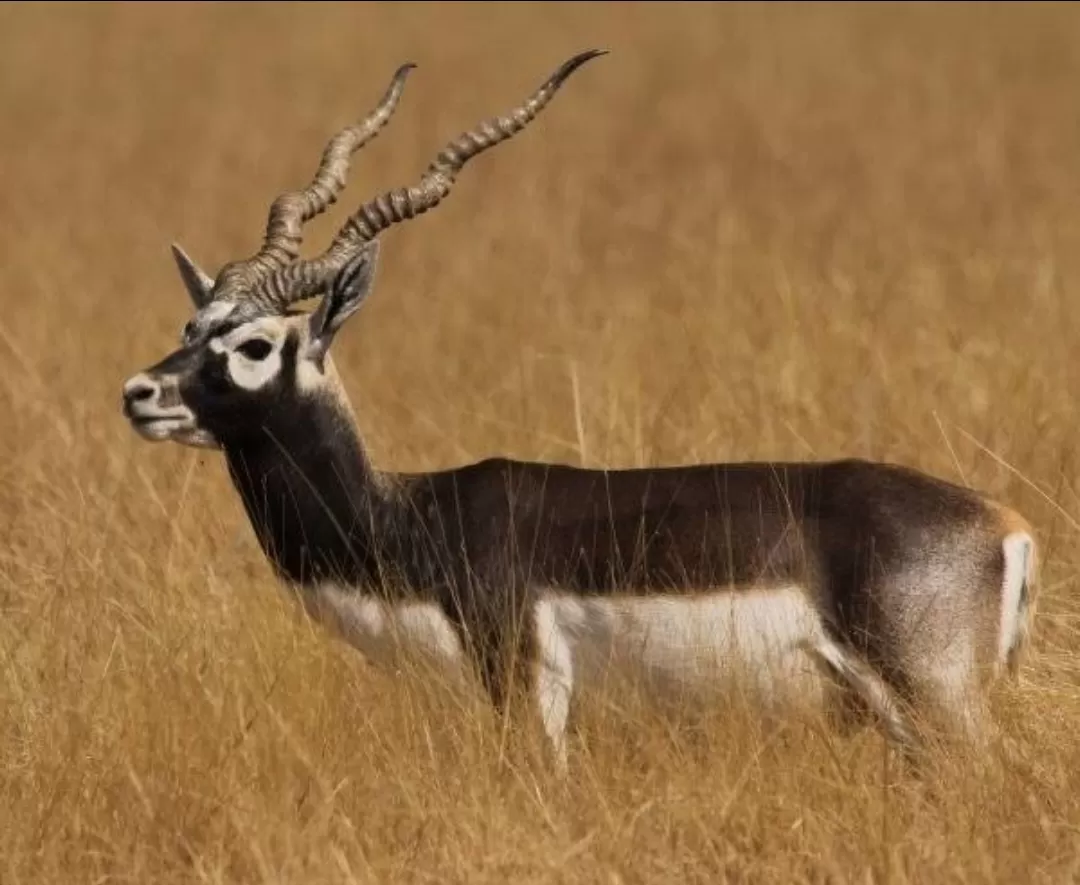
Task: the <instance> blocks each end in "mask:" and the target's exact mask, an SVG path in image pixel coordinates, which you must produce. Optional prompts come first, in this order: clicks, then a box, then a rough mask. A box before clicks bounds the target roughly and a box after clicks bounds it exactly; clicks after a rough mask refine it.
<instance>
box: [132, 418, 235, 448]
mask: <svg viewBox="0 0 1080 885" xmlns="http://www.w3.org/2000/svg"><path fill="white" fill-rule="evenodd" d="M127 418H128V421H130V422H131V426H132V428H133V429H134V430H135V432H136V433H137V434H139V436H141V437H142V438H143V439H145V440H148V441H150V442H166V441H170V442H176V443H181V444H183V445H187V446H194V447H196V448H205V449H216V448H218V442H217V440H216V439H215V438H214V435H213V434H212V433H210V432H209V431H208V430H204V429H203V428H201V427H199V426H198V425H197V424H196V423H195V421H194V420H193V419H192V417H191V416H190V415H188V414H186V413H179V414H176V413H173V414H153V415H146V414H139V413H138V412H129V413H128V416H127Z"/></svg>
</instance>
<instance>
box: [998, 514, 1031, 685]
mask: <svg viewBox="0 0 1080 885" xmlns="http://www.w3.org/2000/svg"><path fill="white" fill-rule="evenodd" d="M1032 546H1033V542H1032V539H1031V536H1030V535H1028V534H1027V533H1026V532H1013V533H1012V534H1010V535H1009V536H1008V537H1006V538H1005V540H1004V541H1003V542H1002V544H1001V547H1002V551H1003V552H1004V554H1005V577H1004V580H1003V581H1002V587H1001V631H1000V633H999V634H998V665H999V666H1004V665H1005V664H1006V663H1007V662H1008V660H1009V655H1010V652H1012V650H1013V649H1014V648H1015V647H1016V646H1017V644H1018V643H1020V641H1021V640H1022V639H1023V635H1024V632H1025V631H1026V629H1027V624H1026V622H1025V613H1024V612H1023V611H1022V610H1021V605H1020V599H1021V596H1022V595H1023V590H1024V584H1025V583H1026V582H1027V581H1028V580H1029V579H1030V574H1029V572H1030V568H1031V558H1032Z"/></svg>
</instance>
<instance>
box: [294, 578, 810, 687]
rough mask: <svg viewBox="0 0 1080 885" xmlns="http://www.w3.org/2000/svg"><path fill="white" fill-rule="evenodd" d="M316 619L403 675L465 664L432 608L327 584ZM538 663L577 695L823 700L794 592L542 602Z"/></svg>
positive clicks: (315, 601) (547, 596) (312, 605)
mask: <svg viewBox="0 0 1080 885" xmlns="http://www.w3.org/2000/svg"><path fill="white" fill-rule="evenodd" d="M308 607H309V610H310V611H311V613H312V614H313V615H314V616H315V617H316V618H317V619H318V620H320V621H322V622H323V623H325V624H326V625H327V626H330V627H332V628H334V629H336V631H337V632H338V633H339V634H340V635H341V636H342V638H343V639H345V641H347V642H348V643H350V644H351V645H352V646H354V647H355V648H357V649H358V650H359V651H360V652H361V653H362V654H363V655H364V656H365V657H366V658H367V659H368V660H369V661H370V662H371V663H373V664H376V665H381V666H391V667H396V666H399V665H400V664H401V662H402V661H403V659H404V658H406V657H407V658H411V659H414V660H415V659H416V658H417V657H420V658H422V659H427V660H430V661H432V662H433V663H435V665H436V666H437V667H439V668H442V669H443V670H444V671H448V672H450V673H452V674H461V673H462V672H463V670H464V669H465V668H464V666H463V665H464V664H465V658H464V651H463V648H462V645H461V641H460V639H459V636H458V633H457V631H456V630H455V629H454V627H453V625H452V624H451V623H450V621H449V619H448V618H446V616H445V615H444V614H443V613H442V611H441V609H440V608H439V607H438V606H437V605H435V604H433V603H424V602H419V601H417V602H396V603H393V604H390V603H388V602H385V601H383V600H380V599H378V598H376V597H374V596H370V595H365V594H361V593H358V592H356V591H355V590H353V589H350V588H342V587H338V586H336V585H332V584H326V585H323V586H321V587H320V588H318V590H317V591H316V592H315V594H314V595H313V598H311V599H309V602H308ZM534 624H535V629H536V639H537V642H536V646H535V650H536V652H537V653H538V656H539V660H538V664H539V665H540V666H541V668H542V667H544V666H548V667H554V668H555V669H558V670H559V671H561V672H562V673H563V678H568V680H569V682H570V683H571V685H572V692H573V693H574V694H577V693H578V692H579V691H588V690H590V689H597V688H600V689H609V688H618V687H620V686H624V685H625V684H626V683H625V680H629V681H630V682H631V683H636V684H637V685H639V686H640V687H642V688H645V689H646V690H649V691H652V692H657V691H658V692H660V693H661V694H662V696H664V697H667V698H671V697H673V696H674V695H675V694H679V695H683V696H685V695H686V694H688V693H690V694H697V693H699V692H715V691H717V690H719V691H723V690H725V687H726V684H725V680H726V679H729V678H731V679H734V680H737V684H738V685H740V686H744V687H749V688H751V689H752V690H753V691H755V692H756V693H757V694H758V695H759V696H760V697H761V699H762V700H764V701H765V702H767V703H768V702H781V701H783V702H788V701H790V700H792V699H796V700H800V701H810V702H812V703H817V702H818V701H819V699H820V695H821V691H822V688H823V685H824V683H823V680H822V674H821V669H820V666H819V665H818V662H817V661H816V660H815V659H814V657H813V656H812V653H810V652H808V650H807V649H808V648H809V647H812V646H814V645H816V644H817V643H818V642H819V641H820V639H821V637H822V630H821V623H820V620H819V618H818V616H817V614H816V613H815V612H814V611H813V609H812V608H811V607H810V605H809V604H808V602H807V599H806V596H805V595H804V594H803V592H802V591H801V590H800V589H799V588H797V587H787V588H776V589H769V590H742V591H736V592H724V593H701V594H696V595H693V596H638V597H635V596H618V597H587V596H586V597H582V596H570V595H566V594H560V593H556V592H544V593H541V594H540V595H539V602H538V603H537V604H536V609H535V621H534Z"/></svg>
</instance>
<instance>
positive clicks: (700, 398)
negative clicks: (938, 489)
mask: <svg viewBox="0 0 1080 885" xmlns="http://www.w3.org/2000/svg"><path fill="white" fill-rule="evenodd" d="M592 45H602V46H607V47H610V48H611V49H612V50H613V54H612V55H611V56H609V57H608V58H606V59H603V60H601V61H599V62H595V63H593V65H590V66H589V67H588V68H587V69H586V70H584V71H583V72H582V73H581V74H579V75H578V76H577V77H575V79H574V80H573V81H572V82H571V84H570V85H569V87H568V88H567V89H566V90H565V91H564V93H563V94H562V95H560V97H559V98H558V99H557V100H556V101H555V103H554V104H553V105H552V106H551V108H550V109H549V110H548V111H547V112H546V114H545V116H544V117H543V118H542V120H541V121H539V122H538V124H537V125H536V126H535V127H534V128H533V129H531V130H530V131H529V132H528V133H527V134H526V135H524V136H522V137H521V138H520V139H519V140H517V141H515V142H513V143H512V144H511V145H507V146H505V147H503V148H500V149H499V150H496V151H493V152H492V153H491V154H489V155H486V156H485V157H484V158H482V159H480V160H478V161H477V162H476V163H475V165H474V166H473V167H470V169H469V170H468V172H467V173H466V174H465V175H464V176H463V178H462V180H461V181H460V183H459V186H458V188H457V189H456V191H455V193H454V195H453V196H452V197H451V198H450V200H449V201H448V202H447V203H446V204H445V205H444V206H443V207H441V208H440V209H439V210H438V211H437V212H435V213H432V214H430V215H428V216H425V217H424V218H422V219H420V220H417V221H415V222H413V223H412V224H410V225H405V226H402V228H401V229H400V230H395V231H394V232H392V233H391V234H390V235H388V236H387V237H386V238H385V243H384V249H383V261H382V266H381V270H380V280H379V284H378V290H377V294H376V296H375V297H374V298H373V299H372V301H371V302H370V304H368V305H367V306H366V307H365V309H364V313H363V315H362V318H358V319H357V320H355V321H354V324H353V325H352V326H351V327H350V328H349V330H348V331H347V333H345V334H344V335H343V336H342V337H341V339H340V340H339V343H338V345H337V350H336V353H337V360H338V364H339V366H340V367H341V368H342V371H343V373H344V374H345V377H346V379H347V382H348V385H349V388H350V392H351V393H352V395H353V397H354V401H355V402H356V404H357V406H358V408H359V410H360V411H359V416H358V417H359V420H360V423H361V426H362V428H363V430H364V432H365V433H366V435H367V438H368V440H369V443H370V448H371V452H372V456H373V458H374V459H375V460H376V461H377V462H378V464H379V465H380V466H383V467H387V468H394V469H415V468H418V467H432V466H436V465H445V464H450V463H455V462H460V461H463V460H468V459H472V458H477V457H480V456H483V455H487V454H491V453H505V454H509V455H516V456H521V457H530V458H549V459H557V460H569V461H575V462H577V461H583V462H585V463H589V464H607V465H613V464H621V465H625V464H646V463H661V462H665V463H673V462H685V461H692V460H697V459H757V458H774V457H798V458H803V457H814V458H824V457H831V456H836V455H841V454H852V455H860V456H867V457H875V458H887V459H893V460H898V461H903V462H906V463H909V464H912V465H915V466H918V467H921V468H924V469H927V470H930V471H933V472H935V473H938V474H941V475H943V476H946V477H949V478H953V479H962V480H964V481H967V482H970V483H972V484H975V485H978V486H981V487H983V488H986V489H988V490H990V491H992V492H994V493H996V494H998V495H1000V496H1001V497H1002V498H1004V499H1005V500H1006V501H1008V502H1009V503H1011V504H1013V505H1014V506H1016V507H1018V508H1019V509H1020V510H1022V511H1023V512H1024V513H1026V514H1027V515H1028V516H1029V518H1030V519H1031V520H1032V522H1033V523H1034V524H1035V525H1036V526H1037V528H1038V531H1039V533H1040V537H1041V539H1042V542H1043V544H1044V546H1045V557H1046V568H1045V581H1046V583H1045V589H1044V595H1043V603H1042V608H1041V611H1040V615H1041V620H1040V626H1039V633H1038V641H1037V646H1036V648H1035V654H1034V655H1033V657H1032V658H1031V660H1030V663H1029V666H1028V667H1027V669H1026V672H1025V679H1026V683H1025V685H1024V686H1023V688H1022V689H1021V690H1020V691H1019V692H1014V693H1013V696H1011V697H1006V698H1003V701H1004V703H1003V704H1002V705H1001V706H1002V710H1003V713H1002V715H1003V717H1004V721H1005V724H1006V727H1007V729H1008V731H1009V733H1010V735H1011V736H1012V737H1013V738H1014V739H1015V740H1016V742H1017V743H1018V745H1019V747H1020V754H1021V757H1022V758H1021V762H1020V763H1019V764H1018V765H1016V766H1014V767H1005V766H1003V765H1001V764H999V763H998V762H997V761H996V760H990V762H991V764H990V766H989V771H980V770H979V768H978V767H977V766H975V765H972V764H971V763H972V762H973V761H974V760H966V759H955V760H952V761H951V763H950V765H949V766H948V769H947V770H946V771H945V772H944V773H943V775H942V777H943V779H944V781H943V784H942V785H941V786H939V787H938V788H937V789H931V788H929V787H927V786H926V785H925V784H920V783H919V782H918V781H916V780H913V779H911V778H906V777H904V776H902V775H901V774H899V773H898V772H897V771H896V770H895V769H890V768H889V767H888V765H889V763H890V759H889V756H888V755H887V754H886V753H884V752H883V748H882V744H881V741H880V739H879V738H878V736H877V735H876V734H875V733H873V732H862V733H859V734H856V735H854V736H850V737H836V736H829V735H828V734H827V733H826V732H822V731H819V730H816V729H815V728H813V727H812V726H811V725H808V724H805V723H804V724H798V723H794V722H793V723H791V724H790V725H789V726H787V727H786V728H781V729H780V730H776V731H770V732H765V731H764V730H763V726H762V725H761V724H760V723H758V722H757V721H756V720H755V719H754V717H753V716H752V715H749V714H747V713H746V712H745V711H743V712H741V713H737V712H733V711H731V710H720V711H718V712H717V713H716V715H715V716H712V717H709V721H706V722H699V723H696V724H695V727H693V728H690V727H689V725H686V726H685V727H680V723H679V722H678V720H673V721H668V720H663V719H660V718H658V717H655V716H653V714H651V713H650V714H649V715H648V716H646V715H645V714H644V713H643V714H641V716H640V718H639V719H638V721H633V720H634V719H635V718H638V717H637V716H636V714H633V713H632V711H623V713H621V714H618V715H616V713H614V712H611V711H607V712H604V713H600V714H598V715H597V716H596V717H595V718H594V719H593V720H592V721H591V724H590V727H589V728H587V729H585V731H584V732H583V743H582V745H581V746H580V747H579V748H577V749H575V752H574V757H573V764H574V765H575V767H576V770H577V772H578V774H577V776H576V777H575V778H574V781H573V783H572V784H571V785H569V787H568V788H567V789H566V790H565V791H560V790H559V789H557V788H556V786H555V785H554V784H553V783H552V782H551V781H550V780H549V779H547V778H545V777H544V776H543V774H542V771H541V770H540V769H539V768H538V767H536V766H534V765H530V764H526V763H525V762H523V763H522V764H521V765H514V766H511V767H505V766H500V764H499V759H500V746H501V744H500V740H499V733H498V731H497V729H496V728H495V727H494V725H493V723H491V722H490V719H489V718H488V716H487V714H486V713H485V708H484V707H483V706H482V705H481V704H479V702H478V701H477V700H476V698H471V697H470V698H459V699H449V698H445V697H442V696H440V695H439V694H438V692H432V691H429V690H427V689H426V688H425V687H424V686H423V684H422V680H421V679H419V678H409V677H403V678H402V679H401V680H399V679H397V678H395V677H394V676H393V675H392V674H385V673H380V672H369V671H368V670H367V669H365V667H364V665H363V664H362V663H361V662H360V661H359V660H358V659H357V656H356V655H354V654H352V653H350V652H349V651H348V650H347V649H345V648H343V647H342V646H341V645H339V644H338V643H336V642H332V641H330V640H328V639H327V637H326V636H324V635H323V634H322V633H321V632H320V631H319V630H318V629H314V628H312V627H311V626H310V625H309V624H307V623H306V622H305V621H303V620H302V619H301V618H300V617H299V615H298V613H297V611H296V610H295V609H294V608H293V606H292V605H291V604H290V603H289V601H288V600H286V599H284V598H283V596H282V594H280V593H279V592H278V591H277V589H276V587H275V585H274V582H273V580H272V578H271V576H270V574H269V571H268V568H267V566H266V564H265V563H264V562H263V560H262V559H261V557H260V555H259V554H258V552H257V550H256V548H255V546H254V543H253V539H252V537H251V533H250V530H249V528H248V526H247V524H246V522H245V521H244V519H243V517H242V513H241V509H240V506H239V504H238V502H237V500H236V499H235V497H234V495H233V493H232V490H231V488H230V487H229V485H228V482H227V478H226V476H225V472H224V469H223V465H222V463H221V461H220V459H219V458H217V457H214V456H213V455H212V454H205V453H203V454H198V453H194V452H191V451H186V450H182V449H179V448H177V447H169V446H160V447H152V446H149V445H147V444H145V443H141V442H140V441H138V440H137V439H135V437H134V435H133V434H132V433H131V432H130V431H129V429H128V427H127V426H126V425H125V423H124V421H123V420H122V418H121V415H120V411H119V408H118V403H119V387H120V383H121V381H122V379H123V378H124V377H126V376H127V375H128V374H130V373H131V372H133V371H134V370H136V369H138V368H141V367H142V366H144V365H146V364H148V363H150V362H152V361H154V360H156V359H157V358H159V356H161V355H162V354H163V353H164V352H165V351H166V350H167V349H169V348H170V347H171V346H172V345H173V343H174V341H175V340H176V336H177V334H178V332H179V329H180V326H181V325H182V323H183V321H184V320H185V319H186V316H187V313H188V304H187V301H186V298H185V296H184V295H183V292H182V290H181V287H180V284H179V282H178V280H177V279H176V276H175V272H174V269H173V267H172V265H171V261H170V259H169V256H168V252H167V245H168V243H169V241H170V240H171V239H173V238H174V237H175V238H177V239H179V240H180V241H181V242H183V243H184V245H185V246H186V247H187V248H188V249H189V251H190V252H191V253H192V254H194V255H196V256H197V257H198V258H199V259H200V260H201V261H203V262H204V263H205V264H206V265H208V266H210V267H212V268H216V267H217V266H219V265H220V263H221V262H223V261H224V260H226V259H228V258H230V257H234V256H237V255H241V254H247V252H248V250H250V249H253V248H254V247H255V245H256V243H257V242H258V238H259V236H260V235H261V225H262V221H263V218H264V215H265V209H266V205H267V202H268V200H269V198H270V197H271V196H272V195H273V194H274V193H276V192H278V191H279V190H281V189H283V188H284V187H286V186H290V185H292V184H294V183H297V182H299V181H302V180H303V179H304V178H305V177H306V176H307V175H308V174H309V173H310V171H311V169H312V168H313V165H314V162H315V159H316V156H317V152H318V150H319V149H320V148H321V145H322V139H323V138H324V137H325V136H326V135H327V134H328V132H329V131H330V129H331V128H333V127H334V126H336V125H338V124H340V123H342V122H344V121H346V120H348V119H349V118H350V117H351V116H352V115H354V114H356V113H357V112H358V111H359V110H360V109H363V108H365V107H366V106H367V104H368V103H370V102H371V101H372V100H373V99H374V98H375V97H376V96H377V95H378V94H379V92H380V90H381V89H382V87H383V84H384V83H385V78H386V77H387V75H388V74H389V72H390V71H391V70H393V68H394V67H395V66H396V65H397V64H398V63H399V62H400V61H402V60H404V59H406V58H412V59H414V60H416V61H417V62H418V63H419V64H420V68H419V70H418V71H417V72H416V74H414V77H413V79H412V81H411V82H410V85H409V87H408V90H407V92H406V99H405V101H404V103H403V105H402V108H401V110H400V111H399V115H398V116H397V118H396V119H395V121H394V123H393V124H392V125H391V126H390V128H389V129H388V130H387V131H386V133H385V134H384V135H383V136H382V137H380V138H379V139H378V140H377V141H376V142H375V143H374V144H373V145H372V146H371V147H370V148H369V149H368V150H367V151H366V152H365V154H364V155H362V159H360V160H359V162H358V163H357V166H356V169H355V171H354V175H353V178H352V184H351V187H350V190H349V191H348V194H349V196H348V198H347V199H345V200H343V201H342V203H341V204H339V206H338V207H337V208H336V209H335V211H334V212H333V213H332V214H331V215H330V216H329V217H327V218H324V219H321V220H320V221H319V222H318V223H316V224H315V225H313V233H312V240H311V241H312V242H313V245H318V244H319V243H322V242H324V241H325V237H326V236H327V235H328V233H329V232H330V231H331V230H332V226H333V224H334V222H337V221H340V220H341V218H342V216H343V213H344V212H345V211H346V210H347V209H348V207H349V206H352V205H353V204H354V203H355V201H356V200H358V199H360V197H361V195H366V194H368V193H371V192H373V191H374V190H375V189H376V188H380V189H381V188H385V187H387V186H391V185H397V184H399V183H402V182H405V181H408V180H410V179H411V178H412V177H413V176H414V175H415V174H416V173H417V172H419V171H420V170H421V169H422V168H423V166H424V165H425V164H426V162H427V160H428V158H429V157H430V156H431V154H432V151H433V150H434V149H435V148H437V147H438V146H439V145H440V144H441V141H442V140H443V139H444V138H446V137H448V136H449V135H452V134H454V133H456V132H457V131H458V130H459V129H460V128H461V127H462V126H464V125H466V124H468V123H471V122H473V121H474V120H476V119H478V118H479V117H480V116H481V115H486V114H489V113H491V112H493V111H495V110H501V109H502V108H503V107H505V106H506V105H507V104H508V103H509V102H511V101H514V100H516V99H517V98H518V97H519V96H521V95H523V94H524V93H525V91H526V90H528V89H531V88H532V87H533V86H535V85H536V84H537V83H538V82H539V80H540V79H541V78H542V77H543V76H544V75H545V74H546V73H547V71H549V70H550V69H551V68H552V67H553V66H554V65H555V64H557V63H558V62H559V61H561V60H562V59H563V58H564V57H566V56H568V55H569V54H570V53H572V52H575V51H577V50H579V49H582V48H585V47H588V46H592ZM1077 46H1080V15H1077V12H1076V8H1075V7H1069V6H1066V5H1054V6H1051V5H1031V4H1024V5H1023V6H1019V5H1017V6H998V5H994V6H989V5H987V6H968V5H963V6H961V5H956V6H940V7H932V6H906V5H905V6H887V5H882V6H879V5H877V4H875V5H873V6H864V7H861V8H860V7H854V8H852V7H845V6H840V5H836V6H815V5H801V4H800V5H773V4H769V5H768V6H764V5H763V6H730V7H721V6H706V5H696V4H695V5H691V4H686V5H669V6H668V7H657V6H646V5H638V4H610V5H608V4H605V5H582V4H570V5H561V4H560V5H555V4H543V5H540V4H535V5H528V4H526V5H523V6H513V7H511V6H509V5H506V6H501V7H493V8H492V9H490V10H483V9H480V8H479V7H475V6H457V5H443V4H439V5H431V6H416V7H414V6H412V5H407V6H405V5H402V6H396V5H395V6H385V7H384V6H374V7H366V6H356V7H353V6H344V5H340V6H337V5H324V6H310V5H309V6H308V7H305V8H301V7H298V6H292V5H273V6H249V5H247V4H244V5H236V6H226V5H220V6H210V5H206V6H183V5H173V6H170V7H159V8H151V7H144V6H136V5H122V6H121V5H116V6H110V5H97V4H87V5H54V4H49V5H13V4H12V5H5V6H3V7H0V120H2V128H3V133H4V137H3V138H2V139H0V194H3V206H4V211H3V216H2V218H0V226H2V236H3V240H2V246H0V248H2V250H3V253H2V256H0V258H2V260H0V291H2V297H3V306H4V310H3V315H2V317H0V406H2V410H0V414H2V415H3V416H4V419H3V421H2V424H0V520H2V525H3V532H4V535H3V537H4V542H3V544H2V545H0V881H3V882H5V883H12V885H15V883H24V882H64V883H69V882H106V881H117V882H140V883H142V882H154V883H171V882H188V881H200V882H202V881H206V882H229V883H231V882H264V881H265V882H271V881H273V882H305V883H308V882H352V881H358V882H374V881H387V882H413V881H417V882H420V881H433V882H457V881H469V882H508V881H509V882H532V881H559V882H577V881H581V882H611V883H618V882H622V883H633V882H669V881H670V882H682V881H709V882H718V881H732V882H735V881H761V882H799V881H813V882H847V881H852V882H871V881H873V882H885V881H890V882H908V881H910V882H935V883H938V882H943V883H944V882H987V881H1002V882H1064V881H1071V880H1074V879H1076V878H1077V877H1078V876H1080V850H1078V848H1077V845H1078V844H1080V842H1078V839H1077V827H1078V826H1080V737H1078V735H1080V730H1078V727H1077V726H1078V725H1080V690H1078V689H1077V687H1076V686H1077V684H1078V679H1077V677H1078V675H1080V672H1078V669H1080V668H1078V666H1077V664H1076V660H1077V659H1076V657H1075V654H1076V652H1077V650H1078V649H1080V636H1078V630H1077V618H1080V606H1078V605H1077V603H1076V602H1075V599H1074V593H1075V590H1076V585H1077V578H1078V575H1080V556H1077V554H1075V553H1074V552H1073V543H1074V541H1075V538H1076V529H1077V524H1076V521H1075V520H1076V517H1077V516H1080V502H1078V501H1077V490H1078V481H1080V475H1078V470H1080V465H1078V464H1077V462H1076V458H1075V453H1076V446H1075V443H1074V436H1075V434H1074V427H1073V425H1072V421H1071V418H1072V415H1073V413H1072V409H1071V406H1072V400H1071V395H1072V393H1073V390H1074V388H1075V384H1076V378H1077V371H1078V370H1080V358H1078V357H1077V353H1078V351H1080V322H1078V320H1077V316H1078V315H1080V314H1078V312H1077V311H1076V310H1075V301H1076V296H1075V292H1076V291H1077V287H1078V286H1080V212H1078V210H1077V206H1078V198H1080V159H1078V158H1080V108H1078V105H1077V96H1076V84H1077V82H1080V53H1078V52H1077V49H1076V47H1077ZM630 725H632V726H633V727H632V728H630V727H629V726H630Z"/></svg>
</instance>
